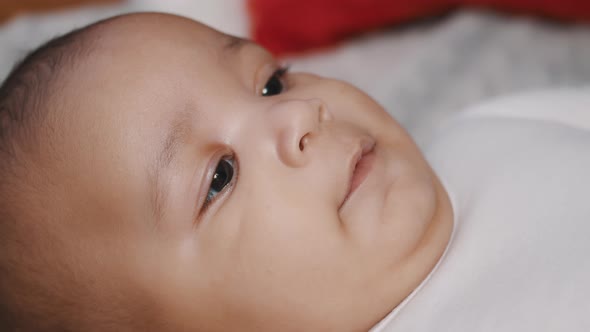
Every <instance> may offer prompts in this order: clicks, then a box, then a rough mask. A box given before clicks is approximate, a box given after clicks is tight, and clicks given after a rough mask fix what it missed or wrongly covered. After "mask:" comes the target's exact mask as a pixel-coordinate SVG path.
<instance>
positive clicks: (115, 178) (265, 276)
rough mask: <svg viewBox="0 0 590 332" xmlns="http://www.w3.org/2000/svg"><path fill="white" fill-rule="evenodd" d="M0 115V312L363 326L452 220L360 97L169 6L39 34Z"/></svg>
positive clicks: (62, 321) (133, 321)
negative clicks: (40, 42)
mask: <svg viewBox="0 0 590 332" xmlns="http://www.w3.org/2000/svg"><path fill="white" fill-rule="evenodd" d="M361 65H362V64H361ZM0 119H1V122H0V123H1V127H0V129H1V131H0V134H1V136H0V137H1V139H2V140H1V143H0V144H1V145H0V147H1V148H2V149H0V150H1V153H2V156H1V158H0V160H1V161H0V171H1V172H2V176H1V177H0V178H1V180H0V197H1V199H0V246H1V248H0V271H2V273H1V275H0V292H1V294H2V296H1V298H0V324H3V326H2V327H3V328H7V329H9V330H10V329H12V328H22V329H25V330H27V329H43V330H84V331H104V330H118V331H124V330H138V331H144V330H158V331H164V330H170V331H178V330H198V331H228V330H258V331H260V330H273V331H277V330H280V331H290V330H292V331H297V330H301V328H302V327H304V328H305V329H306V330H339V331H344V330H366V329H368V328H370V327H371V326H372V325H373V324H375V323H376V322H378V321H379V320H380V319H381V318H382V317H384V316H385V315H386V314H387V313H388V312H389V311H390V310H391V309H392V308H393V307H395V306H396V305H397V304H399V303H400V301H402V300H403V299H404V298H405V297H406V296H407V295H408V294H409V293H410V292H411V291H412V290H413V289H414V288H415V287H416V286H417V285H418V284H419V283H420V282H421V281H422V280H423V279H424V278H425V276H426V275H427V274H428V272H429V271H430V270H431V269H432V267H433V266H434V264H435V263H436V261H437V260H438V258H439V257H440V255H441V254H442V252H443V250H444V247H445V246H446V243H447V241H448V237H449V234H450V231H451V227H452V226H451V225H452V211H451V207H450V204H449V201H448V197H447V195H446V192H445V191H444V189H443V188H442V186H441V184H440V182H439V180H438V179H437V177H436V175H435V174H434V173H433V171H432V170H431V168H430V167H429V166H428V164H427V163H426V162H425V160H424V158H423V157H422V155H421V153H420V152H419V150H418V149H417V147H416V145H415V144H414V143H413V141H412V140H411V138H410V137H409V136H408V134H407V133H406V132H405V131H404V130H403V129H402V128H401V127H400V126H399V125H398V124H397V123H396V122H395V121H394V120H393V119H392V118H391V117H390V116H389V115H388V114H387V113H386V112H385V111H384V110H383V109H382V107H381V106H379V105H378V104H377V103H376V102H374V101H373V100H372V99H371V98H370V97H368V96H367V95H366V94H364V93H362V92H361V91H359V90H358V89H356V88H354V87H353V86H351V85H349V84H347V83H344V82H341V81H337V80H332V79H326V78H321V77H318V76H315V75H311V74H306V73H295V72H293V73H289V72H287V70H286V69H285V68H284V67H282V66H281V65H280V64H279V63H277V61H276V60H275V59H274V58H273V57H272V56H271V55H270V54H269V53H267V52H266V51H265V50H264V49H263V48H261V47H259V46H257V45H255V44H253V43H251V42H249V41H247V40H243V39H239V38H235V37H232V36H228V35H224V34H222V33H220V32H217V31H215V30H213V29H211V28H208V27H206V26H203V25H201V24H199V23H197V22H194V21H191V20H188V19H185V18H181V17H177V16H171V15H164V14H133V15H126V16H120V17H116V18H112V19H109V20H106V21H102V22H99V23H97V24H94V25H92V26H89V27H87V28H84V29H82V30H79V31H75V32H72V33H70V34H68V35H66V36H64V37H61V38H59V39H56V40H53V41H51V42H49V43H48V44H46V45H44V46H42V47H41V48H40V49H39V50H37V51H35V52H34V53H32V54H31V55H29V56H28V57H27V58H26V59H25V61H24V62H22V63H21V64H20V65H19V66H17V67H16V69H15V70H14V71H13V72H12V74H11V75H10V76H9V78H8V79H7V80H6V81H5V83H4V84H3V86H2V88H1V90H0Z"/></svg>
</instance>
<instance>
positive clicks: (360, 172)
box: [338, 140, 375, 210]
mask: <svg viewBox="0 0 590 332" xmlns="http://www.w3.org/2000/svg"><path fill="white" fill-rule="evenodd" d="M374 161H375V141H373V140H366V141H363V142H362V145H361V149H360V150H359V151H358V152H357V153H356V154H355V156H354V157H353V159H352V163H353V167H351V175H350V181H349V185H348V190H347V192H346V196H345V197H344V200H343V201H342V203H341V204H340V207H339V208H338V210H340V209H341V208H342V206H344V204H346V202H347V201H348V199H349V198H350V197H351V196H352V194H353V193H354V192H355V191H356V189H357V188H358V187H359V186H360V185H361V184H362V183H363V181H364V180H365V179H366V178H367V175H368V174H369V172H370V171H371V169H372V168H373V163H374Z"/></svg>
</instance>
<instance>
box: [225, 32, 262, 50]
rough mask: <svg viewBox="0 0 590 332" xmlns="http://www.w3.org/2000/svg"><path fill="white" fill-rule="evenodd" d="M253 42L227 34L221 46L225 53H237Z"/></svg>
mask: <svg viewBox="0 0 590 332" xmlns="http://www.w3.org/2000/svg"><path fill="white" fill-rule="evenodd" d="M252 44H254V43H253V42H252V41H251V40H249V39H245V38H241V37H236V36H232V35H227V41H226V42H225V45H224V46H223V51H224V52H226V53H238V52H239V51H240V50H241V49H242V48H244V46H247V45H252Z"/></svg>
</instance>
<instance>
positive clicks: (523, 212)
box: [372, 89, 590, 332]
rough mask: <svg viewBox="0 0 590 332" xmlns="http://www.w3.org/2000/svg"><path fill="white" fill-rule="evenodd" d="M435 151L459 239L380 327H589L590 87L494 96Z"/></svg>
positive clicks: (441, 136) (408, 330) (454, 126)
mask: <svg viewBox="0 0 590 332" xmlns="http://www.w3.org/2000/svg"><path fill="white" fill-rule="evenodd" d="M425 152H426V155H427V158H428V159H429V161H430V162H431V164H432V165H433V167H434V169H435V170H436V171H437V173H438V174H439V175H440V176H441V178H442V180H443V182H444V184H445V187H446V188H447V190H448V191H449V193H450V195H451V197H452V202H453V207H454V211H455V213H456V216H455V230H454V233H453V238H452V241H451V242H450V244H449V246H448V248H447V251H446V254H445V256H444V257H443V258H442V259H441V261H440V262H439V264H438V267H437V269H436V270H435V271H434V272H433V273H431V275H430V278H429V279H428V280H427V281H425V282H424V283H423V284H422V285H421V287H420V288H419V289H418V290H417V291H416V292H414V293H413V294H412V296H411V298H410V299H409V300H408V301H405V302H404V303H403V305H401V306H398V308H396V309H395V310H394V311H393V312H392V313H391V314H390V315H389V316H387V317H386V318H385V319H384V320H383V321H382V322H381V323H380V324H379V325H377V326H376V327H374V328H373V329H372V331H380V332H382V331H404V332H412V331H428V332H432V331H453V332H457V331H469V332H472V331H478V332H483V331H494V332H497V331H518V332H521V331H535V332H540V331H568V332H573V331H584V332H586V331H590V89H564V90H560V91H553V92H544V93H535V94H529V95H526V96H520V97H513V98H503V99H499V100H496V101H494V102H492V103H489V104H486V105H484V106H481V107H478V108H476V109H474V110H471V111H469V112H468V113H465V114H462V115H460V116H459V117H458V118H456V119H455V120H452V121H451V122H449V123H448V124H447V125H446V126H444V129H443V130H441V131H440V132H439V133H438V134H437V135H435V140H434V142H433V144H431V145H430V147H429V148H427V149H426V151H425Z"/></svg>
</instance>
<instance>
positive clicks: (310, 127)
mask: <svg viewBox="0 0 590 332" xmlns="http://www.w3.org/2000/svg"><path fill="white" fill-rule="evenodd" d="M271 118H272V119H273V125H274V126H276V129H277V130H276V132H277V134H278V135H277V139H276V141H277V147H276V148H277V152H278V156H279V158H280V159H281V161H282V162H283V163H285V164H286V165H288V166H291V167H299V166H302V165H304V164H305V162H306V160H307V158H308V157H307V155H308V154H309V153H308V149H309V147H310V145H311V144H313V141H314V139H315V137H316V136H317V135H318V134H319V130H320V124H321V123H322V122H324V121H328V120H331V119H332V115H331V114H330V112H329V110H328V108H327V107H326V105H325V104H324V102H323V101H321V100H320V99H308V100H301V99H294V100H285V101H280V102H278V103H276V104H274V105H273V106H272V107H271Z"/></svg>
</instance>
